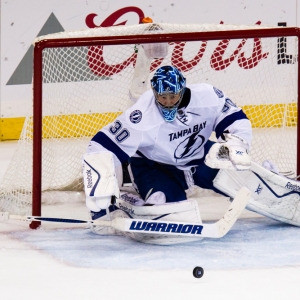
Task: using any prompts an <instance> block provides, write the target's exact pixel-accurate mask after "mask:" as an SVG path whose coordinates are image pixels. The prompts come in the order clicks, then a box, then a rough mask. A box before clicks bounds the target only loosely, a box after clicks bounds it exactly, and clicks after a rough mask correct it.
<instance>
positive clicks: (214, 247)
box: [0, 142, 300, 300]
mask: <svg viewBox="0 0 300 300" xmlns="http://www.w3.org/2000/svg"><path fill="white" fill-rule="evenodd" d="M14 145H15V144H14V143H12V142H1V143H0V178H1V177H2V176H3V174H4V171H5V168H6V167H7V166H8V162H9V159H10V157H11V155H12V154H13V150H14ZM227 206H228V203H227V202H226V201H223V202H222V201H221V200H220V199H216V200H214V201H211V202H209V203H203V207H202V209H201V211H204V213H205V215H206V216H208V217H209V218H210V219H211V217H215V218H219V217H220V215H222V212H224V209H225V208H226V207H227ZM70 209H72V215H74V218H86V211H85V208H84V206H83V205H79V204H78V203H76V205H74V206H73V207H72V208H70V207H68V206H65V207H63V206H60V207H59V208H57V207H55V206H52V207H48V208H47V209H46V210H45V211H44V212H45V213H47V214H48V215H49V216H64V215H66V214H67V213H68V215H70ZM205 209H206V211H205ZM72 226H73V227H74V228H70V227H66V226H65V225H62V224H56V226H50V225H49V226H43V228H42V229H39V230H35V231H33V230H29V229H28V226H27V225H24V224H17V223H14V222H9V223H1V222H0V299H1V300H2V299H3V300H29V299H30V300H31V299H43V300H48V299H49V300H53V299H55V300H61V299H64V300H69V299H70V300H77V299H78V300H81V299H84V300H85V299H99V300H102V299H103V300H108V299H109V300H110V299H112V300H120V299H122V300H127V299H128V300H129V299H130V300H141V299H143V300H145V299H146V300H148V299H149V300H150V299H151V300H160V299H162V300H169V299H172V300H177V299H178V300H182V299H209V300H214V299H218V300H220V299H222V300H253V299H255V300H260V299H261V300H282V299H288V300H298V299H300V296H299V282H300V229H299V228H297V227H293V226H289V225H285V224H281V223H279V222H276V221H273V220H270V219H267V218H263V217H257V215H255V214H253V213H251V214H249V212H245V213H243V215H242V218H241V219H239V220H238V222H237V223H236V224H235V225H234V227H233V229H232V230H231V231H230V232H229V233H228V234H227V235H226V236H225V237H224V238H222V239H215V240H214V239H204V240H203V241H201V242H194V243H188V244H181V245H172V246H157V245H144V244H140V243H137V242H135V241H132V240H130V239H128V238H125V237H121V236H99V235H95V234H92V233H91V232H90V231H89V230H88V229H86V228H83V227H75V226H74V225H72ZM197 265H198V266H202V267H203V268H204V276H203V277H202V278H201V279H196V278H194V277H193V276H192V270H193V268H194V267H195V266H197Z"/></svg>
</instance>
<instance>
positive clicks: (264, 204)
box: [214, 163, 300, 226]
mask: <svg viewBox="0 0 300 300" xmlns="http://www.w3.org/2000/svg"><path fill="white" fill-rule="evenodd" d="M251 169H252V170H254V169H255V172H254V171H245V172H236V171H230V170H220V171H219V173H218V175H217V176H216V178H215V180H214V186H215V187H216V188H217V189H219V190H221V191H222V192H224V193H225V194H227V195H229V196H230V197H232V198H233V197H234V196H235V194H236V193H237V191H238V190H239V189H240V188H241V187H243V186H244V187H247V188H248V189H249V190H250V191H251V198H250V200H249V202H248V204H247V206H246V208H247V209H248V210H251V211H254V212H257V213H259V214H261V215H263V216H266V217H269V218H272V219H274V220H277V221H281V222H284V223H288V224H292V225H295V226H300V195H299V192H298V191H300V185H299V183H297V182H296V181H295V182H294V181H293V182H292V180H290V179H288V178H285V177H282V176H280V175H277V174H274V173H273V172H270V171H268V170H266V169H264V168H263V167H261V166H259V165H257V164H253V163H252V167H251ZM292 187H295V188H292ZM297 187H299V190H298V191H296V190H297Z"/></svg>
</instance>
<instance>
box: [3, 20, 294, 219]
mask: <svg viewBox="0 0 300 300" xmlns="http://www.w3.org/2000/svg"><path fill="white" fill-rule="evenodd" d="M297 34H298V33H297V30H296V28H279V27H277V28H262V27H260V26H231V25H211V24H209V25H206V24H202V25H200V24H199V25H188V24H186V25H178V24H177V25H173V24H140V25H134V26H116V27H107V28H96V29H91V30H83V31H78V32H62V33H59V34H53V35H48V36H46V37H40V38H38V39H37V40H36V41H35V43H34V45H35V50H34V51H35V56H34V86H33V90H34V97H33V98H34V104H33V105H34V112H33V115H31V116H28V117H27V118H26V121H25V124H24V128H23V131H22V134H21V138H20V141H19V144H18V148H17V150H16V153H15V155H14V157H13V159H12V161H11V165H10V166H9V168H8V171H7V173H6V174H5V176H4V178H3V181H2V182H1V186H0V209H1V210H3V211H9V212H12V213H18V214H20V213H22V214H23V213H29V212H30V210H31V207H32V205H33V206H34V207H35V209H33V212H32V213H33V215H38V214H39V213H40V210H39V207H40V205H41V204H40V195H39V194H41V195H42V196H41V199H42V200H41V201H42V202H47V203H49V202H53V203H54V202H56V201H60V199H64V200H65V201H70V202H71V201H76V199H77V198H80V199H82V197H83V184H82V179H81V178H82V174H81V159H82V155H83V154H84V152H85V150H86V147H87V144H88V142H89V140H90V139H91V137H92V136H93V135H94V134H95V133H96V132H97V131H99V130H100V129H101V128H102V127H103V126H104V125H106V124H108V123H109V122H112V121H113V120H114V119H115V118H116V117H117V116H118V115H119V114H120V113H122V112H123V111H124V110H126V109H127V108H128V107H130V106H131V105H132V104H133V102H132V99H131V98H137V97H138V96H139V95H140V94H141V93H142V92H143V91H145V90H147V89H149V88H150V86H149V80H150V78H151V76H152V75H153V72H154V71H155V69H156V68H158V67H159V66H161V65H167V64H171V65H174V66H175V67H177V68H179V69H180V70H181V71H182V73H183V74H184V76H185V77H186V79H187V84H193V83H200V82H206V83H210V84H212V85H214V86H215V87H217V88H218V89H220V90H222V91H224V92H225V93H226V94H227V95H228V96H229V97H230V99H231V100H232V101H233V102H234V103H236V104H237V105H238V106H241V107H242V108H243V109H244V111H245V113H246V114H247V116H248V118H249V119H250V120H251V122H252V126H253V134H254V140H253V143H252V147H251V149H252V150H251V155H252V158H253V160H254V161H256V162H258V163H262V161H263V160H265V159H270V160H272V161H273V162H274V163H275V164H276V165H277V166H278V168H279V169H280V171H282V172H289V171H292V172H293V173H294V175H295V176H296V174H297V173H296V172H297V165H296V161H297V109H298V108H297V99H298V86H299V84H298V68H299V67H298V36H297ZM162 42H164V43H166V44H163V43H162ZM145 43H147V44H149V43H153V44H155V45H161V46H164V45H167V53H165V54H164V55H163V57H160V58H149V57H148V56H147V55H146V54H145V50H144V48H143V45H144V44H145ZM156 43H159V44H156ZM145 49H147V47H145ZM129 95H131V97H130V96H129ZM33 125H34V126H33ZM33 135H34V138H33ZM40 137H42V138H41V139H40ZM40 154H42V155H40ZM40 182H41V184H40ZM65 191H73V192H70V193H71V194H70V195H71V196H69V194H68V193H65V195H64V196H63V197H62V196H58V193H59V194H60V193H62V192H63V193H64V192H65ZM83 198H84V197H83ZM32 199H34V200H32ZM33 203H34V204H33Z"/></svg>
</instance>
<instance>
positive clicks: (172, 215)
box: [93, 193, 202, 245]
mask: <svg viewBox="0 0 300 300" xmlns="http://www.w3.org/2000/svg"><path fill="white" fill-rule="evenodd" d="M142 203H145V202H144V200H142V199H141V198H140V197H139V196H138V195H135V194H130V193H124V194H123V195H122V196H121V198H119V199H117V200H116V204H115V206H116V207H118V208H119V210H115V211H113V212H112V213H111V214H110V217H111V219H114V218H117V217H122V218H132V219H145V220H160V221H173V222H191V223H202V220H201V216H200V211H199V206H198V203H197V200H195V199H189V200H185V201H180V202H174V203H166V204H163V205H152V206H141V204H142ZM96 227H97V226H96ZM93 232H95V233H99V234H102V232H103V227H102V226H99V228H94V229H93ZM116 234H120V232H118V231H117V232H116ZM122 235H125V236H127V237H129V238H131V239H133V240H136V241H139V242H142V243H148V244H158V245H170V244H179V243H186V242H191V241H199V240H201V239H202V237H184V236H180V235H178V236H177V235H176V236H175V235H171V236H170V235H168V234H167V233H166V234H165V235H157V234H153V235H152V234H145V233H139V232H137V233H133V232H122Z"/></svg>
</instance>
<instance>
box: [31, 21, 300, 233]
mask: <svg viewBox="0 0 300 300" xmlns="http://www.w3.org/2000/svg"><path fill="white" fill-rule="evenodd" d="M288 36H295V37H297V38H298V54H299V53H300V41H299V36H300V28H298V27H279V28H270V29H266V28H262V29H259V28H258V29H241V30H230V31H210V32H189V33H167V34H166V33H161V34H157V33H156V34H152V35H150V34H147V35H128V36H110V37H89V38H86V37H85V38H64V39H44V40H40V41H38V42H36V43H35V45H34V54H33V153H32V155H33V166H32V168H33V176H32V215H33V216H41V212H42V207H41V195H42V119H43V117H42V109H43V107H42V93H43V78H42V70H43V68H42V66H43V63H42V55H43V50H44V49H46V48H62V47H66V46H67V47H80V46H108V45H121V44H133V43H134V44H142V43H161V42H180V41H185V42H192V41H199V40H221V39H222V40H223V39H242V38H268V37H270V38H271V37H288ZM297 64H298V68H297V70H298V78H297V84H298V88H297V103H298V95H299V92H300V90H299V89H300V76H299V74H300V62H299V60H298V59H297ZM297 116H299V105H298V107H297ZM296 131H297V137H298V136H299V134H300V125H299V122H297V129H296ZM299 157H300V151H299V141H298V138H297V162H296V168H297V175H299V173H300V161H299V159H298V158H299ZM39 225H40V222H36V221H34V222H32V223H31V224H30V228H32V229H36V228H37V227H39Z"/></svg>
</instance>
